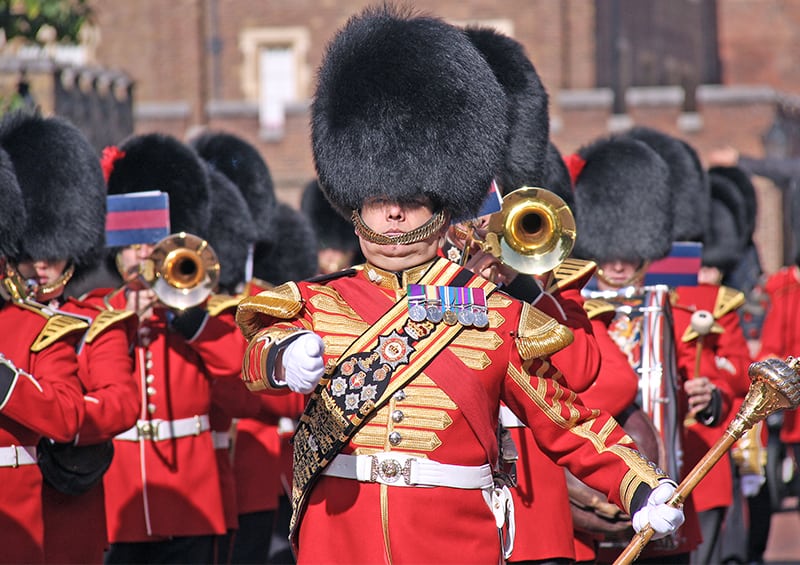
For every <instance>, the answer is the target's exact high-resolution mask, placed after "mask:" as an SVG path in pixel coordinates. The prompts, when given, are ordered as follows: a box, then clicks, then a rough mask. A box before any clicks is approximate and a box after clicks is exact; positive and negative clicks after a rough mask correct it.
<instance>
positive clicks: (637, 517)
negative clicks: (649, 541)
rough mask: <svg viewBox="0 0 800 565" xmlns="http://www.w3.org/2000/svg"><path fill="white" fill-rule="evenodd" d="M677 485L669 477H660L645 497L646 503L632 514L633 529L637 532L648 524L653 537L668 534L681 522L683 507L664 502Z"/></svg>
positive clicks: (656, 537)
mask: <svg viewBox="0 0 800 565" xmlns="http://www.w3.org/2000/svg"><path fill="white" fill-rule="evenodd" d="M676 487H677V485H676V484H675V483H674V482H673V481H671V480H669V479H661V481H660V484H659V485H658V486H657V487H656V488H655V489H653V491H652V492H651V493H650V496H648V497H647V504H645V505H644V506H642V507H641V508H640V509H639V510H638V512H636V514H634V515H633V520H632V524H633V529H634V530H635V531H636V533H639V532H640V531H641V530H642V529H644V527H645V526H647V525H648V524H649V525H650V527H651V528H652V529H653V531H654V532H655V533H654V534H653V539H660V538H663V537H666V536H668V535H669V534H671V533H672V532H674V531H675V530H677V529H678V528H679V527H680V526H681V524H683V520H684V519H685V518H684V515H683V508H675V507H674V506H669V505H667V504H665V503H666V502H667V500H669V499H670V497H671V496H672V493H674V492H675V488H676Z"/></svg>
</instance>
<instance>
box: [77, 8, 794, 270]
mask: <svg viewBox="0 0 800 565" xmlns="http://www.w3.org/2000/svg"><path fill="white" fill-rule="evenodd" d="M370 3H371V2H368V1H365V0H262V1H255V0H171V1H164V0H137V1H135V2H119V1H118V0H94V2H93V3H92V5H93V7H94V9H95V15H96V18H95V26H94V31H95V33H93V34H90V38H91V42H90V44H89V45H88V53H89V54H88V58H89V61H90V62H93V63H95V64H98V65H101V66H103V67H105V68H108V69H112V70H113V69H119V70H121V71H124V72H125V73H126V74H127V75H129V76H130V77H132V78H133V80H134V81H135V85H136V86H135V94H134V101H135V105H134V117H135V121H134V127H135V131H136V132H137V133H144V132H149V131H163V132H168V133H172V134H173V135H176V136H178V137H185V136H187V135H189V134H191V132H193V131H196V130H197V128H202V127H208V128H212V129H223V130H228V131H232V132H235V133H237V134H239V135H242V136H243V137H245V138H246V139H248V140H250V141H251V142H253V143H255V144H256V145H257V146H258V147H259V148H260V150H261V151H262V154H263V155H264V157H265V158H266V160H267V162H268V163H269V165H270V168H271V170H272V173H273V176H274V179H275V182H276V187H277V190H278V196H279V198H280V199H281V200H283V201H286V202H289V203H290V204H297V203H298V202H299V194H300V187H302V186H303V185H304V184H305V183H306V182H307V181H308V180H309V179H310V178H312V177H313V174H314V169H313V164H312V159H311V149H310V142H309V128H308V122H309V112H308V109H309V98H310V95H311V92H312V91H313V82H314V74H315V69H316V67H317V66H318V64H319V62H320V60H321V58H322V55H323V53H324V48H325V44H326V42H327V41H328V39H329V38H330V37H331V36H332V34H333V33H334V32H335V30H336V29H337V28H339V27H340V26H341V25H342V24H343V23H344V22H345V21H346V20H347V18H348V17H349V16H350V15H352V14H354V13H356V12H357V11H359V10H360V9H361V8H362V7H364V6H366V5H368V4H370ZM404 4H406V5H409V4H410V3H409V2H405V3H404ZM413 6H414V8H416V9H417V10H419V11H424V12H429V13H432V14H435V15H438V16H441V17H443V18H445V19H447V20H448V21H451V22H453V23H456V24H461V25H466V24H483V25H491V26H494V27H496V28H498V29H499V30H501V31H503V32H505V33H507V34H509V35H511V36H513V37H515V38H516V39H517V40H519V41H520V42H521V43H522V44H523V45H525V47H526V49H527V51H528V54H529V56H530V58H531V60H532V61H533V63H534V64H535V66H536V68H537V70H538V72H539V74H540V75H541V77H542V80H543V82H544V84H545V86H546V87H547V89H548V91H549V94H550V113H551V137H552V139H553V140H554V142H555V143H556V145H557V146H558V147H559V148H560V149H561V151H562V153H568V152H571V151H573V150H575V149H576V148H578V147H579V146H580V145H582V144H583V143H586V142H588V141H589V140H591V139H593V138H595V137H597V136H600V135H604V134H606V133H609V132H611V131H615V130H619V129H623V128H626V127H629V126H631V125H634V124H636V125H648V126H652V127H656V128H659V129H662V130H664V131H666V132H669V133H672V134H674V135H678V136H679V137H682V138H684V139H685V140H686V141H688V142H689V143H691V144H692V145H693V146H694V147H695V148H696V149H697V150H698V152H699V153H700V155H701V157H704V156H705V155H707V152H708V151H709V150H711V149H713V148H715V147H719V146H721V145H725V144H730V145H733V146H735V147H737V148H739V149H740V150H741V151H742V152H743V153H748V154H752V155H756V156H759V155H762V154H764V151H765V150H764V144H763V139H764V135H765V133H766V132H767V131H768V130H769V129H770V127H771V126H775V124H776V122H780V123H779V126H780V128H781V129H780V133H781V134H782V135H783V141H784V143H782V150H783V151H785V152H789V153H795V154H800V134H798V132H800V128H796V115H797V113H796V111H795V107H796V106H798V105H800V103H798V101H797V100H796V99H795V98H794V97H793V93H797V92H800V66H798V65H797V64H796V61H795V60H794V57H793V54H795V53H798V52H800V2H797V1H795V0H504V1H502V2H497V1H496V0H416V1H415V2H413ZM799 99H800V98H799ZM773 129H774V127H773ZM757 188H758V191H759V204H760V209H759V223H758V226H759V227H758V231H757V234H756V241H757V244H758V245H759V248H760V250H761V252H762V260H763V262H764V267H765V269H766V270H768V271H772V270H775V269H777V268H778V267H779V266H780V265H781V264H782V263H783V261H784V248H783V241H784V239H785V233H784V232H785V229H783V228H782V226H781V222H780V221H779V218H780V217H781V211H782V209H783V207H784V206H785V204H786V201H785V198H784V197H783V196H782V192H781V190H779V189H778V188H776V187H774V186H772V185H771V184H769V183H766V182H760V181H759V182H758V187H757ZM768 220H769V221H768Z"/></svg>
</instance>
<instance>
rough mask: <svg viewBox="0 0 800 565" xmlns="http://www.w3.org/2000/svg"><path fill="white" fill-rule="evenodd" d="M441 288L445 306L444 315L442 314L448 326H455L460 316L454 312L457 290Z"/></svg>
mask: <svg viewBox="0 0 800 565" xmlns="http://www.w3.org/2000/svg"><path fill="white" fill-rule="evenodd" d="M439 288H440V292H441V294H442V298H443V300H442V303H443V304H444V313H443V314H442V317H443V318H444V323H445V324H447V325H448V326H454V325H455V324H456V323H457V322H458V314H456V312H455V310H453V306H454V302H455V296H456V289H455V288H453V287H451V286H442V287H439Z"/></svg>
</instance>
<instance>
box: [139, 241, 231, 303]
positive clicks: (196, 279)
mask: <svg viewBox="0 0 800 565" xmlns="http://www.w3.org/2000/svg"><path fill="white" fill-rule="evenodd" d="M219 269H220V267H219V259H218V258H217V254H216V253H215V252H214V249H213V248H212V247H211V245H209V244H208V242H207V241H206V240H204V239H203V238H201V237H198V236H196V235H193V234H190V233H186V232H180V233H174V234H171V235H168V236H167V237H165V238H164V239H162V240H161V241H159V242H158V243H156V244H155V247H154V248H153V251H152V253H150V256H149V257H148V258H147V259H145V260H144V261H143V262H142V264H141V265H140V266H139V277H140V278H141V279H142V280H143V281H144V282H145V283H147V285H148V286H149V287H150V288H151V289H152V290H153V292H155V294H156V296H157V297H158V299H159V301H160V302H161V303H162V304H164V305H166V306H168V307H170V308H175V309H178V310H185V309H186V308H190V307H192V306H197V305H198V304H201V303H202V302H203V301H205V299H206V298H208V296H209V295H210V294H211V293H212V292H213V291H214V289H215V288H216V286H217V283H218V281H219Z"/></svg>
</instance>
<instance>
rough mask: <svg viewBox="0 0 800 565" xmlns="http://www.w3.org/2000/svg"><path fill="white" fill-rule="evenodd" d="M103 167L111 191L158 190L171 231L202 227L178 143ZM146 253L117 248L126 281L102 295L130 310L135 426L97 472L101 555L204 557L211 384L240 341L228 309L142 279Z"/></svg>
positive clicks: (215, 522)
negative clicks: (194, 301) (104, 525)
mask: <svg viewBox="0 0 800 565" xmlns="http://www.w3.org/2000/svg"><path fill="white" fill-rule="evenodd" d="M107 170H109V171H110V172H109V175H108V192H109V193H110V194H124V193H130V192H140V191H142V190H154V189H158V190H162V191H164V192H166V193H167V194H168V195H169V200H170V224H171V230H172V231H173V232H181V231H183V232H188V233H190V234H197V235H204V234H206V233H207V230H208V225H209V223H210V221H211V212H210V206H209V188H208V182H209V181H208V173H207V170H206V168H205V166H204V165H203V163H202V160H201V159H200V158H199V157H198V156H197V154H196V153H195V152H194V151H193V150H192V149H191V148H190V147H188V146H187V145H185V144H183V143H181V142H179V141H178V140H176V139H174V138H172V137H170V136H167V135H161V134H149V135H142V136H135V137H132V138H130V139H128V140H126V141H125V142H124V143H123V144H122V145H121V146H120V147H119V148H118V150H117V153H116V156H115V158H114V160H113V162H109V163H107ZM152 251H153V245H152V244H141V245H137V246H131V247H126V248H123V249H121V250H119V252H118V253H117V255H116V258H117V262H118V265H119V267H120V272H121V273H123V274H124V276H125V277H126V281H125V282H126V284H125V285H124V286H123V287H122V288H121V289H118V290H116V291H113V292H110V293H108V294H106V295H104V296H102V297H101V302H102V303H103V304H104V305H105V306H106V308H108V309H110V310H129V311H134V312H136V313H137V315H138V317H139V325H138V331H137V337H136V344H135V347H134V361H135V368H134V375H135V378H136V380H137V383H138V387H139V391H138V393H139V395H140V398H141V399H142V407H141V412H140V414H139V420H138V422H137V423H136V425H135V426H134V427H132V428H130V429H128V430H126V431H124V432H122V433H121V434H119V435H117V436H116V437H115V439H114V447H115V456H114V461H113V463H112V465H111V468H110V469H109V470H108V472H107V473H106V476H105V482H106V492H107V495H106V509H107V511H108V521H109V537H110V541H111V548H110V550H109V552H108V554H107V555H106V561H107V562H112V563H117V562H123V563H129V562H146V561H169V562H182V563H183V562H210V561H211V560H212V559H213V547H214V541H215V539H216V536H219V535H222V534H225V532H226V522H225V514H224V507H223V501H222V495H221V492H220V480H219V472H218V468H217V462H216V454H215V449H214V444H213V439H212V435H211V431H210V416H209V411H210V407H211V385H212V381H213V379H215V378H231V377H234V378H235V377H238V374H239V372H240V370H241V363H240V362H237V361H238V360H237V359H235V358H234V357H233V356H232V355H231V352H232V351H236V350H237V348H240V347H241V339H240V338H239V337H238V336H236V335H235V332H233V331H232V329H233V328H232V327H231V322H232V321H231V317H230V316H215V315H211V314H212V313H211V312H210V311H209V310H208V309H207V308H205V307H203V305H202V304H200V305H196V306H189V307H184V308H181V305H180V304H176V303H175V302H173V301H174V300H175V297H174V296H172V297H170V296H159V295H156V293H155V291H154V290H153V289H151V288H146V287H145V286H143V283H142V282H141V280H140V278H139V277H138V276H137V274H138V272H139V268H140V264H141V263H142V262H143V261H145V260H147V259H148V258H149V257H150V255H151V253H152ZM198 252H199V250H198ZM201 290H202V289H201ZM162 292H163V290H162ZM165 301H166V302H165Z"/></svg>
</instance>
